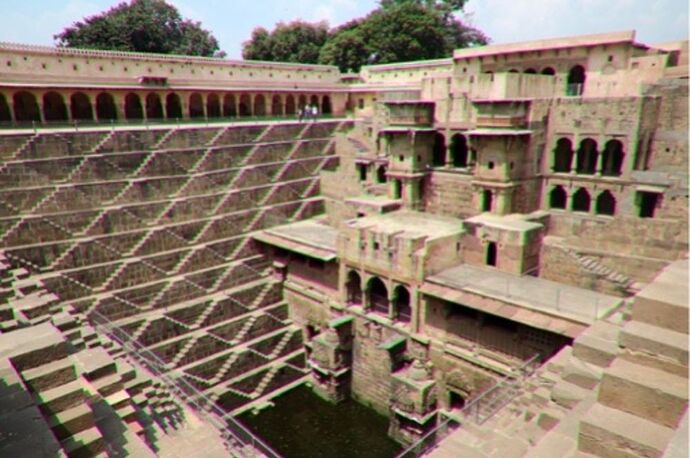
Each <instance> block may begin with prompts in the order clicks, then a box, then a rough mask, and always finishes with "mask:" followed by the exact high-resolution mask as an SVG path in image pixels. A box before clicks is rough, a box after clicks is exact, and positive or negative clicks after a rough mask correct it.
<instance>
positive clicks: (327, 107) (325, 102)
mask: <svg viewBox="0 0 690 458" xmlns="http://www.w3.org/2000/svg"><path fill="white" fill-rule="evenodd" d="M332 111H333V108H332V107H331V98H330V97H329V96H327V95H324V96H323V98H322V99H321V113H323V114H331V112H332Z"/></svg>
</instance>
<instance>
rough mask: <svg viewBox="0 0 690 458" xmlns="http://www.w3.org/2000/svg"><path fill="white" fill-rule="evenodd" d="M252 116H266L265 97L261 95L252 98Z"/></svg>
mask: <svg viewBox="0 0 690 458" xmlns="http://www.w3.org/2000/svg"><path fill="white" fill-rule="evenodd" d="M254 116H266V97H264V96H263V94H257V95H255V96H254Z"/></svg>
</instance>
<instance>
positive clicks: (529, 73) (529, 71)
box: [524, 67, 537, 75]
mask: <svg viewBox="0 0 690 458" xmlns="http://www.w3.org/2000/svg"><path fill="white" fill-rule="evenodd" d="M524 73H526V74H528V75H536V74H537V70H536V69H534V68H532V67H530V68H528V69H527V70H525V71H524Z"/></svg>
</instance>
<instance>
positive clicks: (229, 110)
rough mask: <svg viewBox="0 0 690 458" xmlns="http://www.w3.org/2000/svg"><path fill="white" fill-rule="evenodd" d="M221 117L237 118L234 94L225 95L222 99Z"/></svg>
mask: <svg viewBox="0 0 690 458" xmlns="http://www.w3.org/2000/svg"><path fill="white" fill-rule="evenodd" d="M223 116H229V117H235V116H237V102H236V100H235V94H226V95H225V97H223Z"/></svg>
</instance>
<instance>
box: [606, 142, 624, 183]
mask: <svg viewBox="0 0 690 458" xmlns="http://www.w3.org/2000/svg"><path fill="white" fill-rule="evenodd" d="M602 154H603V157H602V158H601V159H602V162H603V168H602V171H601V174H602V175H604V176H609V177H618V176H620V175H621V170H622V168H623V157H624V154H623V144H622V143H621V142H620V141H619V140H609V141H608V142H606V146H605V147H604V152H603V153H602Z"/></svg>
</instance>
